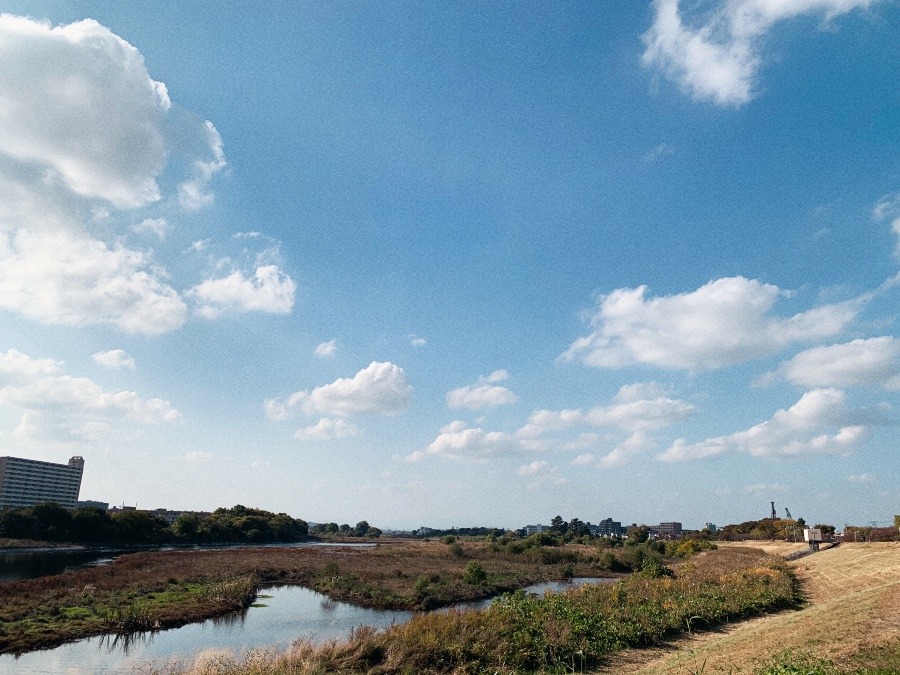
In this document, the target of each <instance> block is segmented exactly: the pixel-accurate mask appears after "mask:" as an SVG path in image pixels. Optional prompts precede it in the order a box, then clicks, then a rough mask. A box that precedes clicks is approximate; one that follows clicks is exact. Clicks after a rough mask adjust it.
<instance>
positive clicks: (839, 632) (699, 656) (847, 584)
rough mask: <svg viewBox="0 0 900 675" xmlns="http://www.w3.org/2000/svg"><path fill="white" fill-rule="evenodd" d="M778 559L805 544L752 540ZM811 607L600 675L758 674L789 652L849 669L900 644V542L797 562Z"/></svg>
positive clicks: (849, 546)
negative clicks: (764, 665)
mask: <svg viewBox="0 0 900 675" xmlns="http://www.w3.org/2000/svg"><path fill="white" fill-rule="evenodd" d="M742 545H753V546H758V548H762V549H765V550H766V551H767V552H769V553H772V554H776V555H785V554H787V553H790V552H792V551H793V550H796V549H797V548H802V547H803V545H796V544H781V543H774V544H769V543H763V542H760V543H759V544H758V545H757V543H755V542H747V543H744V544H742ZM792 567H793V568H794V570H795V572H796V574H797V576H798V577H799V579H800V581H801V583H802V586H803V590H804V593H805V595H806V598H807V600H808V604H807V605H806V606H805V607H804V608H803V609H801V610H799V611H791V610H788V611H784V612H779V613H777V614H773V615H770V616H764V617H760V618H757V619H752V620H750V621H745V622H741V623H739V624H734V625H733V626H729V627H726V628H725V629H722V630H716V631H710V632H706V633H700V634H695V635H694V636H692V637H690V638H685V639H683V640H678V641H676V642H674V643H673V644H671V645H670V646H669V647H668V648H663V649H653V650H633V651H631V652H628V653H625V654H623V655H621V656H620V657H618V658H616V659H615V660H614V661H613V662H612V663H610V665H609V666H608V667H607V668H605V669H604V670H603V671H601V672H605V673H634V674H641V675H656V674H661V673H667V674H681V673H684V674H695V673H703V674H704V675H708V674H710V673H729V674H733V675H737V674H740V673H753V672H754V671H755V670H757V669H758V668H759V666H760V664H761V663H762V662H764V661H767V660H769V659H770V658H772V657H773V656H774V655H776V654H778V653H780V652H783V651H785V650H792V651H798V652H807V653H810V654H813V655H815V656H817V657H822V658H827V659H830V660H832V661H834V663H835V664H836V665H837V666H839V667H842V668H846V669H848V670H852V669H855V668H858V667H861V666H866V665H867V664H866V663H865V662H864V660H860V658H859V655H860V654H864V653H868V652H872V651H873V650H878V649H879V648H883V647H885V646H888V647H891V648H892V649H893V650H896V649H897V645H898V644H900V543H868V544H863V543H846V544H841V545H840V546H838V547H837V548H834V549H830V550H826V551H821V552H819V553H816V554H814V555H811V556H808V557H805V558H801V559H800V560H797V561H796V562H794V563H792Z"/></svg>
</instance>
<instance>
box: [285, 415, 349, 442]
mask: <svg viewBox="0 0 900 675" xmlns="http://www.w3.org/2000/svg"><path fill="white" fill-rule="evenodd" d="M358 435H359V428H358V427H357V426H356V425H355V424H350V423H349V422H347V421H346V420H342V419H335V418H331V417H323V418H322V419H320V420H319V421H318V422H317V423H316V424H314V425H312V426H309V427H306V428H304V429H297V431H295V432H294V438H296V439H297V440H298V441H330V440H332V439H335V438H352V437H354V436H358Z"/></svg>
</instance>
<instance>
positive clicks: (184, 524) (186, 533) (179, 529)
mask: <svg viewBox="0 0 900 675" xmlns="http://www.w3.org/2000/svg"><path fill="white" fill-rule="evenodd" d="M202 525H203V518H201V517H200V516H198V515H197V514H196V513H182V514H181V515H180V516H178V517H177V518H176V519H175V522H174V523H172V527H171V528H170V529H171V530H172V534H173V535H175V537H177V538H178V539H182V540H184V541H190V542H196V541H198V540H199V539H200V532H201V528H202Z"/></svg>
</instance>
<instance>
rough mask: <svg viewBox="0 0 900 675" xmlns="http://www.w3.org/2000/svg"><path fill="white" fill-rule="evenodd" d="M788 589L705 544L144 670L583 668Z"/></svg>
mask: <svg viewBox="0 0 900 675" xmlns="http://www.w3.org/2000/svg"><path fill="white" fill-rule="evenodd" d="M795 593H796V589H795V585H794V582H793V579H792V577H791V576H790V575H789V574H788V573H787V572H786V570H785V566H784V563H783V562H781V561H779V560H778V559H774V558H771V557H768V556H765V555H764V554H762V553H760V552H759V551H754V550H750V549H744V550H740V549H733V550H726V551H711V552H708V553H703V554H700V555H698V556H696V557H695V558H693V559H691V560H690V561H688V562H685V563H683V564H681V565H679V566H678V569H677V571H676V573H675V576H670V572H669V571H668V570H666V569H665V568H664V567H661V566H658V565H657V564H656V563H654V562H649V563H648V564H647V565H645V568H644V569H643V570H642V571H641V572H639V573H637V574H635V575H632V576H631V577H628V578H626V579H624V580H622V581H621V582H620V583H618V584H613V585H595V586H584V587H581V588H579V589H575V590H572V591H569V592H566V593H563V594H551V595H550V596H548V597H546V598H544V599H538V598H534V597H528V596H525V595H523V594H514V595H512V596H509V597H506V598H504V599H503V600H501V601H500V602H497V603H495V604H493V605H492V606H491V607H490V608H488V609H487V610H484V611H481V612H476V611H465V612H451V613H449V614H428V615H418V616H416V617H414V618H413V619H412V620H411V621H409V622H407V623H405V624H402V625H397V626H393V627H391V628H388V629H386V630H384V631H376V630H373V629H366V628H363V629H359V630H357V631H355V632H354V634H353V635H351V636H350V638H349V640H347V641H345V642H333V643H329V644H326V645H324V646H315V645H312V644H310V643H308V642H300V643H297V644H295V645H294V646H293V648H292V649H290V650H289V651H288V652H287V653H285V654H274V653H265V652H256V653H252V654H250V655H248V656H245V657H234V656H228V655H223V654H216V655H209V654H204V655H201V656H199V657H198V658H197V659H196V661H195V662H194V664H191V665H187V666H183V667H178V666H164V667H162V670H153V671H152V672H154V673H189V674H190V675H225V674H228V675H251V674H253V675H261V674H263V673H269V674H273V675H274V674H282V673H283V674H288V673H290V674H292V675H313V674H316V675H321V674H324V673H373V674H374V673H380V674H387V673H496V674H501V673H503V674H507V673H508V674H511V673H520V672H547V673H563V672H583V670H584V669H585V668H587V667H590V666H591V665H592V664H596V663H597V662H599V661H601V660H602V659H604V658H607V656H608V655H609V654H611V653H613V652H615V651H616V650H618V649H621V648H623V647H626V646H634V645H646V644H655V643H657V642H658V641H660V640H662V639H665V638H667V637H669V636H672V635H677V634H679V633H681V632H684V631H690V630H691V629H692V627H693V626H694V625H703V626H710V625H716V624H718V623H721V622H722V621H727V620H730V619H737V618H740V617H744V616H748V615H753V614H756V613H758V612H760V611H766V610H769V609H775V608H778V607H784V606H788V605H791V604H792V603H793V602H794V601H795V597H796V595H795Z"/></svg>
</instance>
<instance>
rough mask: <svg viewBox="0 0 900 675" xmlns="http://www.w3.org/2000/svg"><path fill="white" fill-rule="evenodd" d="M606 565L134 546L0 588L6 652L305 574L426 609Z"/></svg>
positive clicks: (350, 596) (480, 552)
mask: <svg viewBox="0 0 900 675" xmlns="http://www.w3.org/2000/svg"><path fill="white" fill-rule="evenodd" d="M607 563H608V561H607V560H606V558H604V557H602V556H601V555H600V554H599V552H598V551H597V550H596V549H592V548H591V547H587V546H567V547H552V548H543V547H536V548H532V549H527V550H523V551H519V552H509V551H507V550H505V549H503V548H501V547H499V546H496V545H492V544H491V543H488V542H477V543H475V542H458V541H454V542H452V543H444V542H438V541H435V542H407V541H393V542H387V543H383V544H379V546H378V547H373V548H332V547H308V548H258V549H230V550H210V551H191V550H182V551H166V552H141V553H133V554H128V555H123V556H121V557H119V558H118V559H117V560H116V561H115V562H114V563H113V564H111V565H108V566H105V567H96V568H90V569H84V570H80V571H78V572H73V573H69V574H62V575H55V576H50V577H43V578H39V579H28V580H22V581H16V582H11V583H7V584H2V585H0V653H7V652H23V651H28V650H31V649H37V648H46V647H51V646H54V645H58V644H62V643H63V642H67V641H71V640H75V639H79V638H83V637H87V636H90V635H97V634H101V633H108V632H122V633H127V632H131V631H135V630H146V629H155V628H167V627H173V626H179V625H183V624H185V623H190V622H193V621H199V620H202V619H205V618H209V617H212V616H217V615H220V614H224V613H227V612H231V611H234V610H235V609H239V608H241V607H244V606H246V605H248V604H249V603H250V602H252V600H253V597H254V593H255V591H256V589H257V588H258V587H259V586H260V585H264V584H271V583H299V584H303V585H304V586H307V587H309V588H313V589H315V590H318V591H320V592H322V593H325V594H327V595H328V596H330V597H332V598H334V599H336V600H346V601H351V602H354V603H357V604H360V605H364V606H367V607H376V608H386V609H387V608H390V609H430V608H434V607H439V606H444V605H450V604H455V603H458V602H462V601H467V600H477V599H480V598H485V597H489V596H492V595H497V594H499V593H502V592H504V591H509V590H514V589H517V588H522V587H524V586H527V585H529V584H532V583H535V582H538V581H545V580H549V579H559V578H563V577H566V576H573V575H575V576H604V575H605V574H608V572H609V570H608V565H607Z"/></svg>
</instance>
